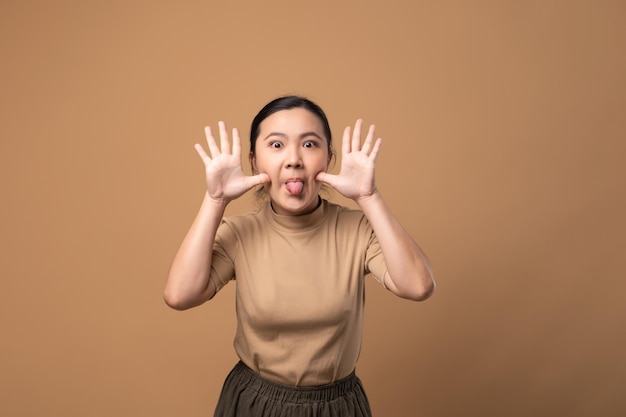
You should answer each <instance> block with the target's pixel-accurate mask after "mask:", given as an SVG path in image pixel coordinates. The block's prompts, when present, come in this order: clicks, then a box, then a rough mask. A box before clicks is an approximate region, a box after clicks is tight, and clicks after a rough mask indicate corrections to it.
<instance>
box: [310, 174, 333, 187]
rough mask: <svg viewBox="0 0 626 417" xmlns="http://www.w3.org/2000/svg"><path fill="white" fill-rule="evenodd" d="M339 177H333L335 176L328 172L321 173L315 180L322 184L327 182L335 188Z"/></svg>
mask: <svg viewBox="0 0 626 417" xmlns="http://www.w3.org/2000/svg"><path fill="white" fill-rule="evenodd" d="M336 178H337V176H336V175H333V174H329V173H328V172H324V171H322V172H319V173H318V174H317V175H316V176H315V179H316V180H317V181H321V182H325V183H326V184H328V185H330V186H333V185H334V184H335V183H336V180H335V179H336Z"/></svg>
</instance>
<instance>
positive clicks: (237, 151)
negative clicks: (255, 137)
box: [233, 128, 241, 157]
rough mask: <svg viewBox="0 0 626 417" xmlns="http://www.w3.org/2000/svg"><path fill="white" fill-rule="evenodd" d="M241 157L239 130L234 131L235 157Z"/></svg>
mask: <svg viewBox="0 0 626 417" xmlns="http://www.w3.org/2000/svg"><path fill="white" fill-rule="evenodd" d="M240 155H241V138H240V137H239V129H237V128H234V129H233V156H236V157H239V156H240Z"/></svg>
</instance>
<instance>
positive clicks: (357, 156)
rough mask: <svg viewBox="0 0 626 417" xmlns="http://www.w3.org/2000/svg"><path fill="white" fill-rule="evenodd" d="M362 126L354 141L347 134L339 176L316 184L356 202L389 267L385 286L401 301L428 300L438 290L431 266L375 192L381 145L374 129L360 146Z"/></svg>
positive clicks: (358, 126) (322, 174)
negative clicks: (377, 158) (321, 184)
mask: <svg viewBox="0 0 626 417" xmlns="http://www.w3.org/2000/svg"><path fill="white" fill-rule="evenodd" d="M361 124H362V121H361V120H357V122H356V124H355V125H354V132H353V133H352V137H350V136H351V135H350V127H347V128H346V129H345V130H344V134H343V143H342V148H341V155H342V157H341V169H340V172H339V174H338V175H332V174H328V173H325V172H320V173H319V174H318V175H317V180H318V181H324V182H326V183H328V184H329V185H331V186H332V187H333V188H334V189H335V190H337V191H338V192H339V193H341V194H342V195H343V196H344V197H347V198H351V199H353V200H354V201H355V202H356V203H357V204H358V205H359V207H360V208H361V210H362V211H363V213H364V214H365V216H366V217H367V220H368V221H369V222H370V224H371V225H372V228H373V229H374V233H375V234H376V237H377V238H378V242H379V243H380V246H381V248H382V251H383V256H384V257H385V263H386V264H387V274H386V275H385V276H384V277H383V280H384V283H385V286H386V287H387V288H389V290H390V291H392V292H393V293H394V294H396V295H398V296H400V297H403V298H408V299H411V300H416V301H420V300H425V299H427V298H428V297H430V295H431V294H432V293H433V291H434V288H435V281H434V279H433V273H432V269H431V267H430V263H429V262H428V259H427V258H426V255H425V254H424V252H422V250H421V249H420V247H419V246H418V245H417V243H415V241H414V240H413V239H412V238H411V236H410V235H409V234H408V232H407V231H406V230H405V229H404V227H402V225H401V224H400V223H399V222H398V220H397V219H396V217H395V216H394V215H393V213H392V212H391V210H389V208H388V207H387V205H386V204H385V202H384V200H383V198H382V196H381V195H380V193H379V192H378V191H377V190H376V184H375V175H374V166H375V162H376V157H377V155H378V151H379V149H380V146H381V143H382V141H381V139H380V138H379V139H377V140H376V141H374V126H373V125H372V126H370V128H369V131H368V133H367V136H366V138H365V141H364V142H363V144H362V145H361Z"/></svg>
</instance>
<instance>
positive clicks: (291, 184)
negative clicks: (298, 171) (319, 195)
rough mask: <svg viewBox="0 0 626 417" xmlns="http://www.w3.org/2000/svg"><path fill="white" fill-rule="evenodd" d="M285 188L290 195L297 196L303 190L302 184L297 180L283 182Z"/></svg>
mask: <svg viewBox="0 0 626 417" xmlns="http://www.w3.org/2000/svg"><path fill="white" fill-rule="evenodd" d="M285 187H286V188H287V191H289V193H290V194H291V195H299V194H300V193H302V190H303V189H304V182H303V181H302V180H301V179H299V178H294V179H288V180H287V181H286V182H285Z"/></svg>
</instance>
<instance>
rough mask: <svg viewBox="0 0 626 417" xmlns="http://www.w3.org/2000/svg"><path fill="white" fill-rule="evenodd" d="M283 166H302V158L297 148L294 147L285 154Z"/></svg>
mask: <svg viewBox="0 0 626 417" xmlns="http://www.w3.org/2000/svg"><path fill="white" fill-rule="evenodd" d="M285 166H286V167H287V168H301V167H302V158H301V156H300V152H298V150H296V149H294V150H291V151H290V152H289V154H288V155H287V160H286V161H285Z"/></svg>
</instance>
